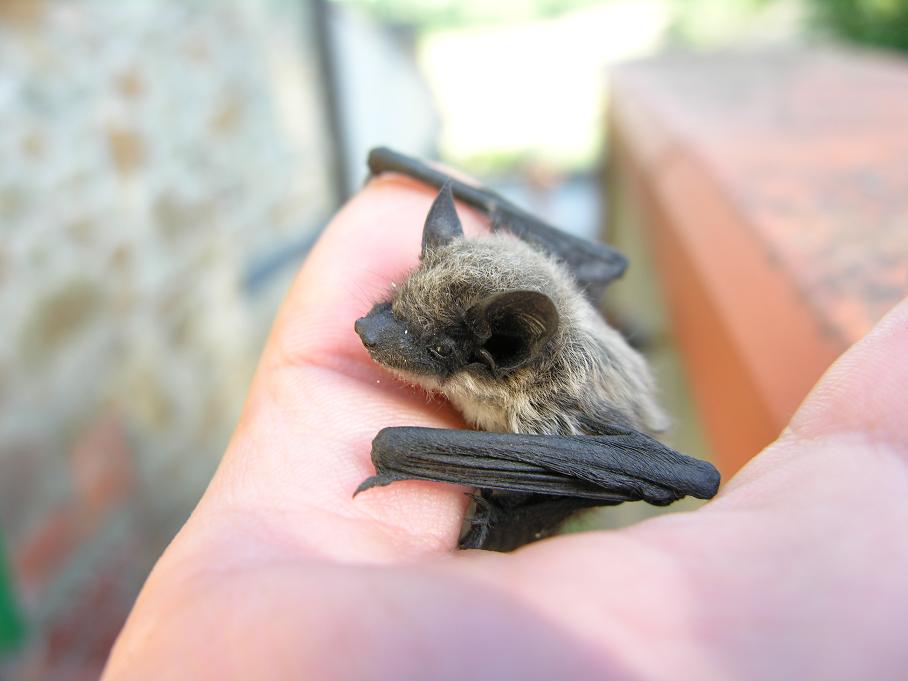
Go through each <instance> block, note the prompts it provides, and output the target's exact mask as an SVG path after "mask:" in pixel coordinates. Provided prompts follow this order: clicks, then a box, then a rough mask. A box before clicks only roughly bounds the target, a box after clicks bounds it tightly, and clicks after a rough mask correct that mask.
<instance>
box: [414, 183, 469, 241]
mask: <svg viewBox="0 0 908 681" xmlns="http://www.w3.org/2000/svg"><path fill="white" fill-rule="evenodd" d="M460 236H463V227H462V226H461V224H460V218H459V217H457V209H456V208H455V207H454V194H453V192H452V191H451V183H450V182H446V183H445V185H444V186H443V187H442V188H441V191H439V192H438V196H436V197H435V201H434V202H433V203H432V207H431V208H430V209H429V214H428V215H427V216H426V224H425V226H424V227H423V228H422V254H423V255H425V254H426V253H428V252H429V251H430V250H432V249H433V248H437V247H438V246H444V245H445V244H447V243H450V242H451V241H453V240H454V239H456V238H457V237H460Z"/></svg>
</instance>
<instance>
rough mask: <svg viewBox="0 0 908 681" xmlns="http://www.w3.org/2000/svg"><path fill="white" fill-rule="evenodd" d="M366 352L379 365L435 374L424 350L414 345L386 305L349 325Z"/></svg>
mask: <svg viewBox="0 0 908 681" xmlns="http://www.w3.org/2000/svg"><path fill="white" fill-rule="evenodd" d="M353 330H354V331H356V334H357V335H358V336H359V338H360V340H361V341H362V342H363V345H364V346H365V347H366V350H368V351H369V354H370V355H371V356H372V359H374V360H375V361H376V362H378V363H379V364H384V365H385V366H387V367H390V368H393V369H403V370H406V371H411V372H415V373H420V374H431V373H435V372H436V371H437V370H436V369H435V367H434V366H433V365H432V363H431V362H430V361H429V360H428V357H427V356H426V351H425V348H423V347H421V346H420V344H418V343H416V342H415V340H416V339H415V338H414V336H415V334H411V333H410V332H409V330H408V329H407V327H406V325H405V324H404V323H403V322H401V321H400V320H399V319H397V318H396V317H395V316H394V315H393V314H392V313H391V304H390V303H379V304H378V305H376V306H375V307H373V308H372V309H371V310H370V311H369V314H367V315H366V316H365V317H360V318H359V319H357V320H356V323H355V324H354V325H353Z"/></svg>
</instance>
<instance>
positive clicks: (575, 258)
mask: <svg viewBox="0 0 908 681" xmlns="http://www.w3.org/2000/svg"><path fill="white" fill-rule="evenodd" d="M368 162H369V170H370V172H371V173H372V175H380V174H381V173H384V172H395V173H401V174H403V175H407V176H409V177H412V178H414V179H417V180H420V181H421V182H425V183H426V184H429V185H431V186H434V187H437V188H439V189H440V188H441V187H442V186H443V185H445V184H447V183H450V185H451V188H452V190H453V193H454V196H455V197H456V198H458V199H460V200H461V201H463V202H464V203H466V204H468V205H470V206H473V207H474V208H478V209H479V210H481V211H483V212H485V213H486V214H487V215H488V216H489V219H490V221H491V227H492V230H493V231H494V230H505V231H508V232H511V233H512V234H514V235H516V236H518V237H520V238H521V239H523V240H524V241H527V242H528V243H531V244H534V245H536V246H538V247H540V248H542V249H543V250H544V251H546V252H547V253H549V254H551V255H553V256H555V257H556V258H558V259H559V260H561V261H562V262H564V263H565V264H566V265H567V266H568V267H569V268H570V270H571V271H572V272H573V274H574V277H575V278H576V279H577V282H578V284H579V285H580V287H581V288H582V289H583V290H584V292H585V293H586V294H587V296H589V297H590V299H591V300H594V301H598V299H599V298H600V297H601V295H602V293H603V291H604V290H605V287H606V286H607V285H608V284H609V282H611V281H613V280H615V279H617V278H619V277H620V276H621V275H622V274H624V271H625V270H626V269H627V264H628V263H627V258H625V257H624V256H623V255H622V254H621V253H619V252H618V251H616V250H615V249H614V248H611V247H610V246H606V245H605V244H600V243H593V242H591V241H587V240H585V239H580V238H578V237H575V236H573V235H571V234H567V233H565V232H562V231H561V230H560V229H558V228H556V227H553V226H552V225H549V224H547V223H546V222H544V221H542V220H540V219H539V218H537V217H535V216H533V215H530V214H529V213H527V212H526V211H524V210H522V209H521V208H518V207H517V206H515V205H514V204H513V203H511V202H510V201H508V200H507V199H505V198H503V197H501V196H499V195H498V194H496V193H495V192H493V191H491V190H490V189H486V188H484V187H474V186H472V185H469V184H466V183H465V182H462V181H461V180H458V179H456V178H454V177H451V176H450V175H447V174H445V173H443V172H441V171H440V170H436V169H435V168H432V167H431V166H428V165H426V164H425V163H423V162H422V161H419V160H418V159H415V158H411V157H409V156H405V155H404V154H400V153H398V152H396V151H392V150H391V149H388V148H386V147H378V148H376V149H373V150H372V151H371V152H369V161H368Z"/></svg>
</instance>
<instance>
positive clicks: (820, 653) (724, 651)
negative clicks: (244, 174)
mask: <svg viewBox="0 0 908 681" xmlns="http://www.w3.org/2000/svg"><path fill="white" fill-rule="evenodd" d="M433 195H434V193H433V192H432V191H431V190H430V189H428V188H424V187H422V186H420V185H418V184H415V183H413V182H411V181H409V180H406V179H404V178H399V177H393V176H391V177H381V178H379V179H377V180H374V181H372V182H371V183H370V184H369V186H368V187H367V188H366V189H364V190H363V191H362V192H361V193H360V194H359V195H358V196H357V197H355V198H354V199H353V200H352V201H351V202H350V203H349V204H348V205H347V206H346V207H345V208H344V209H343V210H342V211H341V213H340V214H339V215H338V216H337V217H336V218H335V220H334V221H333V223H332V224H331V226H330V227H329V229H328V230H327V231H326V232H325V234H324V235H323V236H322V238H321V239H320V241H319V243H318V244H317V246H316V247H315V249H314V250H313V252H312V254H311V255H310V257H309V258H308V260H307V262H306V264H305V265H304V267H303V269H302V270H301V272H300V274H299V276H298V277H297V280H296V283H295V284H294V286H293V288H292V290H291V292H290V293H289V295H288V298H287V300H286V302H285V304H284V306H283V309H282V311H281V313H280V315H279V317H278V319H277V321H276V323H275V326H274V329H273V331H272V334H271V338H270V340H269V342H268V345H267V348H266V349H265V351H264V354H263V357H262V360H261V363H260V366H259V370H258V372H257V375H256V377H255V380H254V382H253V385H252V387H251V389H250V393H249V397H248V400H247V404H246V407H245V410H244V414H243V416H242V418H241V420H240V423H239V425H238V427H237V430H236V433H235V434H234V437H233V439H232V441H231V443H230V446H229V447H228V450H227V453H226V454H225V456H224V459H223V461H222V463H221V465H220V467H219V469H218V471H217V473H216V475H215V477H214V479H213V480H212V483H211V485H210V486H209V488H208V490H207V491H206V493H205V495H204V496H203V498H202V499H201V501H200V502H199V505H198V507H197V509H196V510H195V512H194V513H193V515H192V517H191V518H190V519H189V521H188V522H187V523H186V525H185V527H184V528H183V529H182V531H181V532H180V533H179V534H178V536H177V537H176V539H175V540H174V541H173V543H172V544H171V545H170V547H168V549H167V550H166V551H165V553H164V555H163V556H162V557H161V559H160V560H159V562H158V564H157V566H156V567H155V569H154V571H153V572H152V574H151V576H150V577H149V579H148V582H147V583H146V585H145V587H144V589H143V591H142V594H141V595H140V597H139V599H138V601H137V603H136V605H135V608H134V610H133V613H132V615H131V616H130V618H129V621H128V622H127V624H126V627H125V628H124V630H123V632H122V634H121V636H120V638H119V640H118V642H117V644H116V646H115V648H114V651H113V654H112V656H111V659H110V661H109V663H108V668H107V670H106V673H105V678H106V679H108V680H114V679H143V678H155V679H157V678H166V679H180V678H193V679H194V678H208V677H211V678H217V679H228V678H242V679H247V678H317V679H333V678H356V679H365V678H375V679H378V678H381V679H384V678H389V679H392V678H393V679H395V681H400V680H402V679H409V678H414V679H425V678H431V679H448V678H450V679H464V678H497V679H506V678H521V679H535V678H539V679H553V678H558V679H563V678H641V677H642V678H678V677H682V678H696V679H712V678H715V679H728V678H735V679H748V678H771V679H780V678H823V679H832V678H842V679H854V678H874V679H881V678H896V677H902V676H903V675H904V673H905V669H906V668H908V647H906V645H905V641H904V639H905V631H906V630H908V577H906V575H908V533H906V530H905V528H906V527H908V506H906V504H905V503H904V499H905V498H906V497H908V418H906V415H908V390H906V386H908V302H906V303H903V304H902V305H901V306H899V307H898V308H897V309H896V310H895V311H894V312H892V313H891V314H890V315H889V317H887V319H886V320H884V321H883V322H881V323H880V325H879V326H878V327H877V329H876V330H875V331H874V332H873V333H872V334H870V336H869V337H868V338H867V339H865V340H864V341H862V342H861V343H859V344H857V346H855V347H854V348H852V350H850V351H849V352H848V353H847V354H846V355H845V356H844V357H843V358H842V359H840V360H839V361H838V362H837V363H836V365H835V366H834V367H833V368H832V369H831V370H830V371H829V372H828V374H827V375H826V376H825V377H824V379H823V380H822V381H821V383H820V384H819V385H818V387H817V388H816V389H815V390H814V391H813V393H812V394H811V396H810V397H809V398H808V400H807V401H806V402H805V404H804V405H803V406H802V408H801V410H800V411H799V412H798V414H797V415H796V417H795V418H794V420H793V422H792V424H791V425H790V427H789V428H788V429H786V431H785V432H784V433H783V434H782V435H781V437H780V438H779V440H778V441H777V442H776V443H774V444H773V445H771V446H770V447H768V448H767V449H766V450H765V451H764V452H763V453H761V454H760V455H759V456H758V457H757V458H756V459H754V461H752V462H751V463H750V464H749V465H748V466H747V467H746V468H745V469H744V470H743V471H741V472H740V473H739V474H738V475H736V476H735V478H734V479H733V480H731V481H730V482H729V483H728V484H727V485H726V487H725V488H724V489H723V491H722V493H721V494H720V495H719V497H718V498H717V499H716V500H714V501H713V502H711V503H709V504H707V505H706V506H705V507H703V508H702V509H700V510H698V511H695V512H690V513H676V514H672V515H668V516H663V517H660V518H656V519H653V520H650V521H647V522H643V523H640V524H638V525H635V526H633V527H630V528H627V529H624V530H621V531H612V532H588V533H583V534H575V535H568V536H563V537H557V538H554V539H550V540H547V541H543V542H539V543H536V544H532V545H529V546H527V547H524V548H523V549H521V550H519V551H517V552H515V553H513V554H506V555H503V554H493V553H485V552H473V551H463V552H458V551H456V549H455V547H456V543H457V537H458V534H459V532H460V528H461V522H462V518H463V512H464V510H465V507H466V497H465V495H464V493H463V492H464V490H463V489H459V488H456V487H453V486H448V485H442V484H437V483H425V482H417V481H408V482H398V483H395V484H394V485H391V486H388V487H383V488H379V489H375V490H370V491H369V492H367V493H364V494H362V495H360V496H358V497H357V498H356V499H355V500H354V499H353V498H352V496H351V495H352V492H353V490H354V489H355V488H356V487H357V485H358V484H359V483H360V482H362V480H363V479H365V478H366V477H368V476H369V475H370V474H371V473H372V467H371V463H370V461H369V451H370V446H369V445H370V441H371V439H372V437H374V435H375V433H377V432H378V430H380V429H381V428H383V427H385V426H393V425H424V426H444V427H456V426H459V425H461V423H460V421H459V418H458V416H457V415H456V414H455V413H454V412H452V411H451V410H450V409H449V408H448V407H447V406H446V405H445V404H444V403H441V402H438V401H435V402H430V401H427V398H426V396H424V395H421V394H419V393H415V392H413V391H412V390H410V389H409V388H407V387H406V386H402V385H401V384H399V383H398V382H397V381H396V380H395V379H393V378H391V377H390V376H389V375H388V374H387V373H385V372H384V371H383V370H382V369H381V368H380V367H378V366H377V365H375V364H374V363H373V362H372V361H371V360H370V359H369V357H368V355H367V354H366V352H365V350H364V349H363V348H362V347H361V345H360V343H359V340H358V338H357V337H356V335H355V334H354V333H353V321H354V320H355V319H356V318H357V317H359V316H360V315H361V314H362V313H363V312H365V311H366V310H367V309H368V308H369V306H370V304H371V302H372V301H373V300H374V299H376V298H378V296H379V294H380V293H381V292H382V291H383V289H384V288H385V287H386V286H387V284H388V282H390V281H393V280H394V279H395V278H400V277H401V276H403V274H404V273H405V272H406V271H407V269H408V268H409V267H411V266H413V265H414V264H415V262H416V260H417V257H418V253H419V244H420V231H421V227H422V220H423V218H424V216H425V214H426V211H427V210H428V207H429V204H430V203H431V201H432V198H433ZM461 218H462V221H463V223H464V228H465V231H466V233H467V235H470V234H471V233H474V234H475V233H477V232H480V231H482V230H483V229H484V227H483V222H482V220H481V219H480V218H479V216H478V215H476V214H474V213H472V212H470V211H469V210H466V209H461ZM398 280H399V279H398Z"/></svg>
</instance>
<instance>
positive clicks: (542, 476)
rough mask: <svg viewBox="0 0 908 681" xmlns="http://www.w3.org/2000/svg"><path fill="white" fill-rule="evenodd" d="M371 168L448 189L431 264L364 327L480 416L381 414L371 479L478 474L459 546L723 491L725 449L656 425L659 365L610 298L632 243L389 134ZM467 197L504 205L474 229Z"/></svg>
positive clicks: (461, 480)
mask: <svg viewBox="0 0 908 681" xmlns="http://www.w3.org/2000/svg"><path fill="white" fill-rule="evenodd" d="M369 168H370V170H371V172H372V174H373V175H378V174H380V173H383V172H396V173H402V174H405V175H408V176H410V177H413V178H416V179H417V180H420V181H423V182H425V183H428V184H430V185H432V186H434V187H436V188H438V189H439V192H438V195H437V197H436V198H435V200H434V202H433V204H432V207H431V208H430V210H429V213H428V215H427V217H426V220H425V224H424V226H423V234H422V252H421V256H420V262H419V265H418V266H417V267H416V268H415V269H414V270H413V271H411V272H410V274H409V275H408V277H407V278H406V280H405V281H403V283H401V284H398V286H397V287H396V288H394V289H393V290H392V291H391V292H390V293H389V294H388V295H387V297H386V299H384V300H382V301H380V302H378V303H377V304H376V305H375V306H374V307H373V308H372V309H371V310H370V311H369V312H368V314H366V315H365V316H364V317H362V318H360V319H358V320H356V323H355V325H354V330H355V332H356V333H357V334H358V335H359V337H360V339H361V341H362V343H363V345H364V346H365V348H366V350H367V351H368V352H369V354H370V356H371V357H372V359H373V360H374V361H376V362H377V363H379V364H380V365H382V366H383V367H385V368H387V369H389V370H391V371H392V372H394V373H396V374H397V375H399V376H400V377H402V378H404V379H406V380H408V381H410V382H413V383H415V384H417V385H420V386H422V387H423V388H425V389H427V390H429V391H432V392H437V393H440V394H442V395H444V397H446V398H447V399H448V401H450V402H451V403H452V404H453V405H454V406H455V407H456V408H457V409H458V410H459V411H460V413H461V414H462V415H463V417H464V419H465V420H466V421H467V422H468V423H469V424H470V425H472V426H474V427H475V428H477V429H478V430H454V429H439V428H418V427H393V428H385V429H383V430H381V431H380V432H379V433H378V435H377V436H376V437H375V439H374V440H373V442H372V462H373V464H374V466H375V470H376V473H375V475H374V476H372V477H370V478H368V479H367V480H365V481H364V482H363V483H362V484H361V485H360V486H359V488H358V489H357V490H356V492H355V494H359V493H360V492H363V491H365V490H367V489H369V488H371V487H375V486H381V485H388V484H391V483H393V482H395V481H398V480H411V479H417V480H430V481H437V482H449V483H457V484H461V485H465V486H469V487H472V488H475V489H476V490H477V491H476V493H475V494H473V504H472V509H471V511H470V513H469V517H468V521H467V524H466V529H465V531H464V532H463V534H462V535H461V537H460V540H459V547H460V548H464V549H467V548H477V549H486V550H494V551H510V550H513V549H515V548H517V547H519V546H522V545H523V544H526V543H529V542H531V541H535V540H537V539H542V538H544V537H547V536H550V535H552V534H554V533H555V532H557V531H558V529H559V528H560V526H561V525H562V524H563V523H564V521H565V520H566V519H567V518H569V517H570V516H571V515H573V514H574V513H576V512H578V511H580V510H583V509H586V508H590V507H594V506H604V505H614V504H620V503H623V502H625V501H639V500H642V501H646V502H648V503H650V504H655V505H666V504H670V503H672V502H673V501H676V500H678V499H681V498H683V497H685V496H693V497H697V498H700V499H709V498H712V497H713V496H714V495H715V494H716V492H717V490H718V486H719V473H718V471H717V470H716V469H715V468H714V467H713V466H712V465H711V464H709V463H708V462H705V461H701V460H698V459H695V458H692V457H689V456H685V455H683V454H680V453H678V452H676V451H674V450H672V449H670V448H669V447H667V446H666V445H664V444H662V443H661V442H659V441H658V440H656V439H655V438H654V437H653V433H657V432H659V431H661V430H663V429H664V428H665V427H666V425H667V419H666V417H665V415H664V413H663V412H662V410H661V408H660V407H659V405H658V403H657V401H656V398H655V385H654V382H653V379H652V376H651V375H650V372H649V369H648V367H647V365H646V363H645V361H644V359H643V358H642V357H641V356H640V355H639V354H638V353H637V352H636V351H635V350H633V349H632V348H631V347H630V346H629V345H628V343H627V342H626V341H625V339H624V338H623V336H622V335H621V334H620V333H619V332H618V331H616V330H615V329H614V328H612V327H611V326H609V325H608V324H607V323H606V321H605V320H604V319H603V318H602V317H601V316H600V314H599V313H598V311H597V309H596V307H595V306H594V301H596V300H598V297H599V296H600V295H601V293H602V292H603V290H604V289H605V287H606V286H607V285H608V283H609V282H611V281H613V280H614V279H616V278H618V277H620V276H621V275H622V274H623V272H624V270H625V269H626V267H627V260H626V259H625V258H624V256H622V255H621V254H620V253H618V252H617V251H616V250H614V249H612V248H611V247H609V246H606V245H603V244H594V243H591V242H587V241H585V240H582V239H578V238H576V237H573V236H570V235H568V234H565V233H563V232H561V231H560V230H558V229H556V228H555V227H552V226H551V225H548V224H546V223H545V222H543V221H541V220H540V219H538V218H536V217H534V216H531V215H529V214H528V213H526V212H525V211H523V210H521V209H520V208H518V207H516V206H514V205H513V204H511V203H510V202H508V201H507V200H505V199H503V198H502V197H500V196H498V195H497V194H495V193H494V192H492V191H490V190H488V189H485V188H481V187H474V186H471V185H468V184H466V183H464V182H461V181H459V180H456V179H454V178H452V177H450V176H448V175H447V174H445V173H443V172H441V171H439V170H436V169H434V168H431V167H430V166H428V165H426V164H424V163H422V162H421V161H418V160H417V159H413V158H410V157H407V156H404V155H403V154H399V153H397V152H394V151H391V150H390V149H385V148H379V149H375V150H373V151H372V152H371V153H370V155H369ZM455 198H457V199H459V200H461V201H463V202H465V203H467V204H469V205H471V206H474V207H476V208H478V209H479V210H481V211H483V212H485V213H486V214H487V215H488V216H489V220H490V233H489V234H488V235H485V236H481V237H476V238H472V239H466V238H465V237H464V235H463V229H462V227H461V223H460V219H459V217H458V215H457V209H456V206H455V204H454V199H455Z"/></svg>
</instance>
